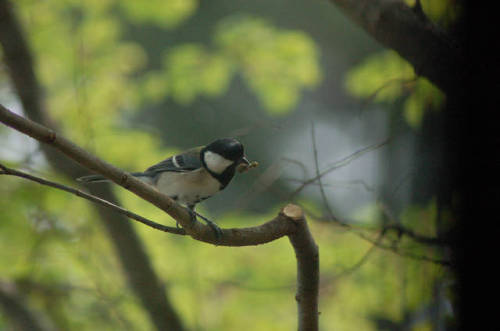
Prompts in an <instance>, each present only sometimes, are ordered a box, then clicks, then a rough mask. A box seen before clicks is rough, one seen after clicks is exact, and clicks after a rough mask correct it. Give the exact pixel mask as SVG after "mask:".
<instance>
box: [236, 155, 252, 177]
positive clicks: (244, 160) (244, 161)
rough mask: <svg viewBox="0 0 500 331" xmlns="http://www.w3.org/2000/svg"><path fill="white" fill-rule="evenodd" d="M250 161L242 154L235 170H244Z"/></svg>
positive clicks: (247, 167)
mask: <svg viewBox="0 0 500 331" xmlns="http://www.w3.org/2000/svg"><path fill="white" fill-rule="evenodd" d="M250 164H251V163H250V161H248V159H247V157H246V156H243V157H242V158H241V159H240V160H239V161H238V164H237V165H236V170H237V171H238V172H239V173H242V172H245V171H247V170H248V169H249V168H250Z"/></svg>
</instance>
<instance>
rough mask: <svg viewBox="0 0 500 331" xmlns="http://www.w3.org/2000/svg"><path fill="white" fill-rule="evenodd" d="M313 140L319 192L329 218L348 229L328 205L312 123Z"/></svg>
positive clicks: (312, 124)
mask: <svg viewBox="0 0 500 331" xmlns="http://www.w3.org/2000/svg"><path fill="white" fill-rule="evenodd" d="M311 139H312V144H313V154H314V168H315V171H316V177H317V178H318V185H319V191H320V193H321V198H322V199H323V203H324V205H325V207H326V210H327V212H328V216H329V217H330V218H331V220H333V221H335V222H337V223H338V224H340V225H342V226H347V227H348V225H347V224H345V223H342V222H341V221H340V220H339V219H338V218H337V217H335V215H334V214H333V211H332V208H331V207H330V204H329V203H328V199H327V198H326V194H325V189H324V187H323V184H322V182H321V176H320V171H319V161H318V149H317V148H316V133H315V130H314V123H311Z"/></svg>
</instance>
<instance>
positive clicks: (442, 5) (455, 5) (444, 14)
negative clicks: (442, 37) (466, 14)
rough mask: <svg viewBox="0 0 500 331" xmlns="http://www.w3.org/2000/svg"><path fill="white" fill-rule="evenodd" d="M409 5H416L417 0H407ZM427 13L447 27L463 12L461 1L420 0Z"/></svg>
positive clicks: (435, 21) (429, 16)
mask: <svg viewBox="0 0 500 331" xmlns="http://www.w3.org/2000/svg"><path fill="white" fill-rule="evenodd" d="M405 2H406V3H407V4H408V5H409V6H414V5H415V2H416V0H405ZM420 3H421V6H422V10H423V11H424V13H425V15H427V17H428V18H429V19H430V20H431V21H433V22H434V23H437V24H439V25H441V26H443V27H445V28H447V27H449V26H450V25H451V24H453V23H454V22H455V21H456V20H457V19H458V17H459V16H460V15H461V14H462V11H463V8H462V6H461V2H460V1H457V0H420Z"/></svg>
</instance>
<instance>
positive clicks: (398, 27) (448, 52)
mask: <svg viewBox="0 0 500 331" xmlns="http://www.w3.org/2000/svg"><path fill="white" fill-rule="evenodd" d="M330 1H331V2H332V3H334V4H335V5H337V6H338V7H339V8H340V9H341V10H342V11H343V12H344V13H345V14H346V15H347V16H349V17H350V18H351V19H352V20H353V21H355V22H356V23H357V24H358V25H360V26H361V27H362V28H363V29H364V30H365V31H366V32H367V33H368V34H370V35H371V36H372V37H373V38H374V39H376V40H377V41H378V42H380V43H381V44H382V45H383V46H385V47H387V48H390V49H393V50H395V51H396V52H398V53H399V55H401V57H403V58H404V59H405V60H407V61H408V62H409V63H411V64H412V65H413V68H414V69H415V72H416V74H417V75H421V76H424V77H426V78H428V79H429V80H430V81H431V82H433V83H434V84H435V85H436V86H438V87H439V88H440V89H442V90H443V91H444V92H445V93H446V94H448V95H450V94H452V93H456V92H457V91H460V90H461V89H462V88H463V86H464V85H465V84H466V75H467V72H466V70H467V66H466V61H465V54H464V51H463V50H462V49H461V48H460V45H459V43H458V42H457V41H456V40H453V39H452V38H451V36H449V35H446V34H445V33H444V32H443V31H442V30H440V29H439V28H438V27H437V26H435V25H434V24H433V23H432V22H430V21H429V20H428V19H427V18H425V17H424V16H422V15H421V14H419V12H418V11H417V10H414V9H413V8H411V7H409V6H408V5H406V4H405V3H404V2H403V1H400V0H330Z"/></svg>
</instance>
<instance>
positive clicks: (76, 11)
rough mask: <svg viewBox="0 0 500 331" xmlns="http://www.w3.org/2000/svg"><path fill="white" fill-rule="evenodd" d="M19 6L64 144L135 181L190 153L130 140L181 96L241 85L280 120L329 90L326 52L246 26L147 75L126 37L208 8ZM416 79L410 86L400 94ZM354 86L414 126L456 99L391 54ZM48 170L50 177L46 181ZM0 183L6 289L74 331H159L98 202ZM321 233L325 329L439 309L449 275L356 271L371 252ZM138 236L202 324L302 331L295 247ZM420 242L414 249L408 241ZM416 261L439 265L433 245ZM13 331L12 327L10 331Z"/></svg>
mask: <svg viewBox="0 0 500 331" xmlns="http://www.w3.org/2000/svg"><path fill="white" fill-rule="evenodd" d="M15 6H16V9H17V12H18V13H19V15H20V16H21V18H22V22H23V27H24V30H25V31H26V35H27V37H28V38H29V43H30V45H31V47H32V50H33V53H34V58H35V59H36V71H37V73H38V76H39V78H40V80H41V82H42V85H43V88H44V90H45V95H46V100H47V104H48V107H47V108H48V109H49V110H50V112H51V115H52V116H53V117H54V118H55V119H57V120H58V121H59V122H60V124H61V126H62V127H63V128H64V135H65V136H67V137H69V138H70V139H72V140H73V141H75V142H76V143H78V144H80V145H82V146H84V147H87V148H89V149H90V150H91V151H92V152H94V153H96V154H97V155H99V156H101V157H103V158H104V159H105V160H106V161H109V162H111V163H113V164H115V165H117V166H119V167H122V168H124V169H128V170H139V169H144V168H146V167H147V166H149V165H151V164H153V163H154V162H157V161H159V160H161V159H163V158H165V157H166V156H168V155H172V154H173V153H175V152H176V151H177V148H176V147H174V146H163V145H162V144H161V140H160V139H158V133H157V132H154V131H153V130H151V128H148V129H147V130H140V129H132V128H131V127H132V125H131V123H130V122H129V121H128V119H130V118H131V117H133V115H134V114H135V113H136V112H137V111H138V109H140V108H142V107H145V106H147V105H148V104H154V103H157V102H159V101H161V100H163V99H165V98H171V99H172V100H173V101H175V102H177V103H180V104H183V105H189V104H192V103H194V102H196V100H197V99H199V98H216V97H221V96H222V95H223V94H224V93H226V92H227V91H228V88H229V86H230V85H231V82H232V80H233V79H234V78H235V76H236V75H240V77H241V78H242V80H243V81H244V82H245V83H246V85H247V86H248V88H249V90H250V91H252V93H254V94H255V95H256V96H257V97H258V99H259V101H260V102H261V104H262V106H263V107H264V110H265V111H267V112H268V113H269V114H271V115H275V116H287V115H290V113H291V111H292V110H293V109H294V107H295V106H296V105H297V104H298V103H299V101H300V98H301V94H302V93H303V91H304V90H306V89H311V88H314V87H315V86H317V85H318V84H319V83H320V82H321V80H322V74H321V72H322V71H321V68H320V67H319V50H318V46H317V45H316V44H315V42H314V41H313V39H312V38H311V37H310V36H308V35H307V34H306V33H305V32H302V31H297V30H286V29H283V28H278V27H276V26H273V25H272V24H271V23H270V22H269V21H266V20H264V19H262V18H259V17H255V16H249V15H233V14H231V15H229V16H227V17H224V18H223V19H222V20H220V22H219V24H218V25H217V26H216V28H215V29H214V32H213V36H212V44H208V45H206V44H202V43H199V42H193V41H191V42H189V43H185V44H184V43H183V44H175V45H172V46H170V45H169V47H164V48H163V62H162V67H161V68H159V69H154V70H146V68H147V65H148V55H149V53H148V52H149V51H151V50H148V49H144V47H143V46H142V45H140V44H138V43H135V42H131V41H125V40H124V31H126V26H127V24H136V25H138V24H145V25H149V26H156V27H157V28H161V29H167V28H168V29H173V28H175V27H178V26H180V25H182V23H184V22H185V21H186V20H187V19H188V18H189V17H190V16H191V15H194V14H195V11H196V9H197V6H198V3H197V2H196V1H194V0H193V1H180V0H171V1H149V2H138V1H132V0H127V1H116V0H92V1H77V0H68V1H57V0H47V1H36V0H18V1H16V2H15ZM2 74H5V73H2ZM402 80H404V81H409V82H407V83H405V84H400V83H397V81H402ZM0 84H2V85H3V84H6V79H5V77H0ZM346 86H347V88H348V90H349V91H350V92H351V93H353V94H354V95H356V96H359V97H364V98H366V97H371V96H372V95H373V98H374V100H375V101H377V102H381V103H391V102H394V100H395V99H398V98H405V100H406V101H405V107H404V113H405V116H406V118H407V120H408V122H409V123H410V124H411V125H412V126H414V127H417V126H418V123H420V121H421V118H422V116H423V109H424V108H427V107H434V106H437V105H439V103H440V102H442V95H441V93H440V92H439V91H437V90H436V89H435V88H434V87H433V86H432V85H431V84H430V83H428V82H427V81H425V80H424V79H422V78H419V79H417V80H415V77H414V74H413V71H412V69H411V68H410V67H409V65H408V64H407V63H405V62H404V61H402V60H401V59H400V58H398V57H397V56H396V55H395V54H393V53H390V52H387V53H384V54H382V55H375V56H373V57H369V58H368V59H367V60H366V61H365V62H363V63H362V64H361V65H360V66H359V67H358V68H356V69H354V70H353V71H352V72H351V73H350V74H349V75H348V77H347V80H346ZM381 87H383V88H381ZM377 89H380V90H379V91H377ZM375 92H377V93H375ZM133 127H134V128H136V127H137V126H133ZM0 134H4V131H3V130H2V131H1V132H0ZM131 150H132V152H134V151H140V154H141V157H140V158H139V157H130V155H131ZM12 166H13V167H19V168H21V167H24V166H25V164H24V163H20V164H14V165H12ZM37 170H38V171H39V172H41V174H42V175H43V176H46V172H47V171H46V169H43V168H40V167H37ZM47 177H49V178H50V179H53V180H55V181H58V182H63V183H64V182H66V179H64V178H58V177H54V176H52V177H51V176H47ZM0 180H1V181H2V184H1V185H0V196H2V199H0V214H1V215H2V220H1V222H0V251H1V252H2V253H1V255H0V275H1V276H0V277H1V280H2V281H10V282H13V283H16V284H17V285H18V287H19V289H20V290H21V291H22V293H24V294H25V295H26V297H27V298H28V299H29V301H28V303H29V304H31V305H32V306H33V307H34V308H35V309H36V310H38V311H41V312H43V313H44V314H46V315H47V316H48V317H49V318H50V319H51V320H52V321H53V323H54V325H56V326H57V327H58V328H59V329H61V330H95V329H98V330H116V329H124V330H149V329H152V325H151V324H150V321H149V319H148V318H147V316H146V314H145V313H144V311H143V310H142V309H141V306H140V302H138V301H137V299H136V298H135V297H134V296H133V294H132V293H131V291H130V290H129V289H128V287H127V284H126V281H125V277H124V275H123V271H122V269H121V266H120V265H119V262H118V261H117V259H116V257H115V254H114V252H113V247H111V245H110V243H109V241H108V238H107V237H106V234H105V230H104V229H103V228H102V226H101V224H100V222H98V221H97V217H98V215H96V214H95V213H94V212H93V211H92V209H91V208H90V207H89V205H88V204H87V203H86V202H84V201H83V200H81V199H78V198H75V197H74V196H70V195H68V194H66V193H64V192H59V191H57V190H54V189H49V188H42V187H40V186H38V185H36V184H33V183H28V182H25V181H23V180H21V179H18V178H5V176H2V177H1V179H0ZM235 180H238V178H236V179H235ZM66 183H67V182H66ZM74 184H75V183H69V185H74ZM117 193H118V194H119V197H120V199H121V201H123V204H124V205H125V206H126V207H127V208H128V209H130V210H132V211H135V212H139V211H140V214H141V215H143V216H145V217H148V218H151V219H153V220H155V221H158V222H161V223H165V224H168V225H173V224H174V222H173V221H172V220H171V219H170V218H169V217H166V216H165V215H164V214H163V213H161V212H159V211H158V210H157V209H156V208H154V207H153V206H151V205H150V204H149V203H146V202H144V201H142V200H140V199H138V198H137V197H135V196H133V195H132V194H130V193H129V192H126V191H124V190H121V189H118V190H117ZM221 194H224V193H221ZM3 197H8V199H4V198H3ZM300 204H301V205H303V206H305V207H306V208H307V209H308V210H309V211H310V215H309V217H310V219H311V220H312V215H318V214H320V208H319V207H318V206H316V205H315V204H314V203H313V202H311V201H309V200H304V201H300ZM200 207H201V208H200V212H201V213H205V212H206V211H204V210H203V207H202V206H200ZM278 208H279V206H276V208H275V209H274V210H272V211H270V212H269V213H266V214H252V213H249V212H247V213H234V214H225V215H221V216H220V217H218V218H217V221H218V222H220V224H222V225H223V226H224V227H232V226H234V227H238V226H241V225H242V224H244V225H245V226H252V225H256V224H259V223H261V222H262V221H265V220H269V219H270V218H272V217H273V216H274V215H275V214H276V212H277V211H278ZM433 208H434V209H433ZM207 216H208V217H210V215H207ZM358 216H359V218H360V219H362V220H367V219H368V220H369V219H371V220H372V221H373V219H375V218H378V217H379V216H380V212H379V211H377V209H376V206H375V207H374V206H368V207H366V208H365V209H363V210H360V211H359V213H358ZM401 218H402V219H403V221H404V222H405V224H408V225H409V226H410V225H411V226H416V227H418V229H419V230H422V231H425V233H427V234H429V235H432V234H434V232H435V229H434V227H432V226H430V225H429V224H431V225H432V224H434V223H435V221H436V220H435V218H436V213H435V207H432V206H430V207H429V206H423V207H422V206H412V207H411V208H409V209H407V210H405V212H404V213H403V214H402V215H401ZM424 218H425V222H424V220H423V219H424ZM424 223H425V225H424ZM310 224H311V230H312V232H313V234H314V236H315V239H316V240H317V243H318V245H319V247H320V256H321V279H322V284H321V289H320V311H321V316H320V323H321V327H322V328H323V329H325V330H329V329H338V330H345V331H349V330H375V323H374V321H373V320H372V319H371V317H370V316H372V315H374V314H376V315H380V316H386V317H390V318H391V319H394V320H397V321H401V320H403V319H404V317H405V316H404V313H405V311H406V310H407V309H411V310H418V309H419V308H420V307H421V306H423V305H425V304H428V303H429V302H430V301H431V300H432V296H433V280H434V279H436V278H437V277H438V275H440V273H441V272H442V270H441V268H439V267H437V266H435V265H433V264H430V263H422V262H421V261H419V260H412V259H407V258H401V257H400V256H397V255H395V254H394V253H392V252H390V251H386V250H375V252H374V253H373V254H372V255H371V256H370V259H368V260H367V261H366V262H365V263H362V264H361V265H360V266H359V267H356V268H355V269H354V270H353V271H351V272H348V273H345V271H346V270H350V268H351V267H353V266H356V264H357V262H358V261H360V260H361V259H362V258H363V256H364V255H365V254H366V252H367V251H368V250H369V249H370V248H371V244H370V243H369V242H367V241H366V240H363V239H361V238H359V237H358V236H356V235H355V234H354V233H352V232H342V231H338V229H337V228H336V227H334V226H332V225H331V224H328V223H324V222H310ZM420 226H422V228H420ZM136 229H137V231H138V232H139V233H140V235H141V238H142V239H143V241H144V243H145V245H146V247H147V250H148V253H149V255H150V256H151V259H152V261H153V264H154V267H155V269H156V270H157V271H158V273H159V275H160V277H161V279H162V280H164V281H165V282H166V286H167V288H168V290H169V294H170V297H169V298H170V299H171V300H172V303H173V305H174V306H175V307H176V308H177V309H178V310H179V312H180V314H181V318H182V319H183V320H184V321H185V323H186V324H187V325H188V327H190V328H193V329H202V330H234V329H238V330H241V331H244V330H263V331H264V330H290V329H293V328H294V327H295V325H296V314H295V312H296V304H295V300H294V295H295V294H294V293H295V281H296V280H295V277H296V265H295V259H294V254H293V250H292V248H291V247H290V244H289V243H288V241H287V240H286V239H281V240H278V241H275V242H273V243H270V244H267V245H261V246H258V247H242V248H226V247H214V246H210V245H206V244H203V243H200V242H196V241H194V240H191V239H189V238H187V237H181V236H171V235H166V234H165V233H163V232H159V231H155V230H152V229H150V228H147V227H145V226H143V225H139V224H138V225H136ZM389 239H391V238H389ZM406 244H408V245H411V243H406V242H403V243H401V245H406ZM414 249H415V250H416V251H417V252H419V251H422V254H424V253H427V252H426V251H425V248H422V247H416V248H414ZM6 325H7V322H6V319H5V317H3V316H2V315H0V329H3V328H4V327H5V328H6Z"/></svg>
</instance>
